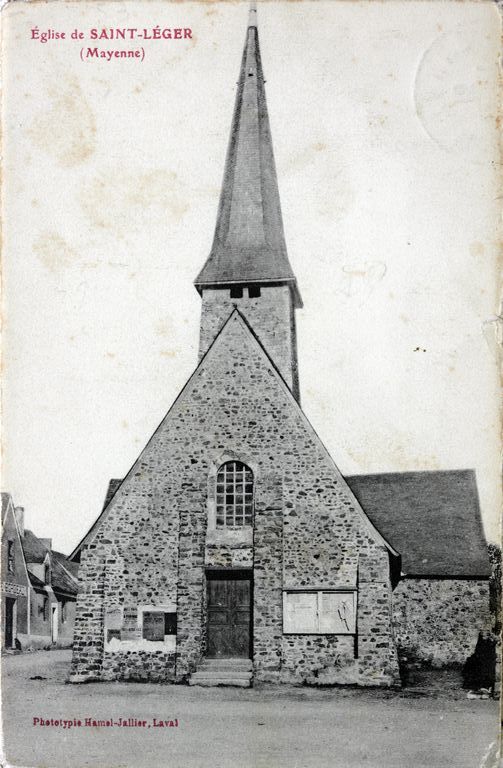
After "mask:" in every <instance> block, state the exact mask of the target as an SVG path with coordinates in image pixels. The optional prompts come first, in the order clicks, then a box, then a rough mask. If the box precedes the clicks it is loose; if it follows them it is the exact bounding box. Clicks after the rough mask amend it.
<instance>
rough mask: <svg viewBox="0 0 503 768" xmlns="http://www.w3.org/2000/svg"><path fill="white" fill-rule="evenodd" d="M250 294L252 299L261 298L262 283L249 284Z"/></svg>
mask: <svg viewBox="0 0 503 768" xmlns="http://www.w3.org/2000/svg"><path fill="white" fill-rule="evenodd" d="M248 296H249V297H250V299H259V298H260V285H249V286H248Z"/></svg>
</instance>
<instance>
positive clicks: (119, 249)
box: [2, 0, 501, 552]
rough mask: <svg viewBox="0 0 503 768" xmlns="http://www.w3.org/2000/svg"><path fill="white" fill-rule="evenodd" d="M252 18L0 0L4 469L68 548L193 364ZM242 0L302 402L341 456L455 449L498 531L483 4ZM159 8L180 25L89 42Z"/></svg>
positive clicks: (494, 227) (431, 463)
mask: <svg viewBox="0 0 503 768" xmlns="http://www.w3.org/2000/svg"><path fill="white" fill-rule="evenodd" d="M246 19H247V3H236V2H229V3H225V2H221V3H219V2H215V3H213V2H212V3H210V2H205V3H189V2H177V3H170V2H163V3H159V2H147V1H145V2H138V1H135V2H121V3H113V2H108V3H101V2H86V1H85V0H84V1H82V0H81V1H80V2H75V3H71V2H65V3H64V4H62V3H58V2H48V3H44V4H42V3H35V4H25V3H21V4H19V3H14V4H10V5H9V6H7V8H6V9H5V10H4V27H3V36H4V51H5V54H4V62H5V63H4V79H5V86H4V96H3V98H4V108H3V109H4V111H3V114H4V131H5V141H4V174H5V176H4V179H5V180H4V195H3V215H4V221H5V223H4V232H3V237H4V270H3V271H4V287H3V316H4V342H3V350H4V351H3V363H4V377H3V391H2V402H3V438H2V441H3V468H2V488H3V489H4V490H7V491H9V492H11V493H12V494H13V498H14V502H15V504H16V505H21V506H24V507H25V510H26V525H27V526H28V527H30V528H31V529H32V530H34V531H35V533H37V534H38V535H40V536H44V537H52V539H53V544H54V546H55V547H57V548H59V549H61V550H62V551H64V552H70V551H71V550H72V549H73V548H74V547H75V546H76V545H77V543H78V542H79V540H80V539H81V538H82V536H83V535H84V534H85V533H86V532H87V529H88V528H89V526H90V525H91V524H92V523H93V521H94V520H95V518H96V517H97V515H98V514H99V512H100V510H101V507H102V504H103V500H104V496H105V492H106V488H107V484H108V480H109V479H110V478H112V477H114V478H118V477H123V476H124V475H125V473H126V472H127V471H128V469H129V467H130V466H131V464H132V463H133V462H134V461H135V459H136V458H137V456H138V453H139V452H140V450H141V449H142V448H143V447H144V445H145V444H146V442H147V441H148V439H149V437H150V436H151V434H152V432H153V431H154V429H155V428H156V427H157V425H158V424H159V422H160V421H161V419H162V418H163V416H164V415H165V413H166V411H167V410H168V408H169V407H170V405H171V403H172V402H173V400H174V399H175V397H176V396H177V394H178V393H179V391H180V389H181V388H182V387H183V385H184V384H185V382H186V380H187V378H188V377H189V376H190V374H191V373H192V371H193V370H194V368H195V366H196V362H197V343H198V328H199V317H200V299H199V296H198V294H197V292H196V290H195V289H194V287H193V280H194V278H195V276H196V275H197V273H198V271H199V270H200V268H201V266H202V264H203V263H204V261H205V259H206V257H207V255H208V253H209V249H210V247H211V242H212V237H213V230H214V226H215V221H216V212H217V205H218V196H219V191H220V185H221V181H222V175H223V167H224V159H225V152H226V147H227V142H228V137H229V128H230V121H231V116H232V109H233V103H234V97H235V90H236V81H237V79H238V73H239V65H240V59H241V52H242V47H243V43H244V37H245V30H246ZM258 19H259V37H260V45H261V52H262V60H263V66H264V71H265V78H266V93H267V101H268V108H269V117H270V122H271V129H272V136H273V144H274V151H275V157H276V166H277V172H278V180H279V188H280V195H281V201H282V211H283V220H284V227H285V234H286V241H287V247H288V252H289V258H290V261H291V264H292V267H293V269H294V271H295V274H296V276H297V280H298V284H299V288H300V290H301V293H302V296H303V299H304V308H303V309H302V310H300V311H299V312H297V321H298V346H299V369H300V386H301V398H302V405H303V408H304V410H305V412H306V414H307V416H308V418H309V419H310V421H311V422H312V424H313V426H314V427H315V429H316V431H317V432H318V434H319V435H320V437H321V438H322V440H323V442H324V443H325V445H326V446H327V448H328V449H329V451H330V452H331V454H332V456H333V458H334V460H335V462H336V463H337V465H338V466H339V468H340V470H341V471H342V472H343V474H357V473H369V472H386V471H406V470H439V469H456V468H471V467H473V468H474V469H475V470H476V472H477V481H478V487H479V494H480V500H481V508H482V514H483V520H484V526H485V530H486V534H487V536H488V537H489V538H490V539H492V540H495V539H496V538H497V536H498V519H499V510H500V503H501V499H500V481H499V466H500V437H499V410H498V408H499V402H498V398H499V389H498V387H499V383H498V369H497V360H498V354H497V344H496V339H495V333H494V329H495V326H496V318H497V316H498V314H499V309H498V281H499V276H498V270H497V266H498V263H497V256H498V227H499V221H498V216H499V201H498V199H497V198H498V170H499V166H498V164H497V158H498V154H497V140H498V132H497V125H496V117H497V115H496V112H497V96H496V93H497V91H496V87H497V83H496V78H497V57H498V53H499V23H498V17H497V11H496V8H495V7H494V6H493V4H492V3H490V2H473V3H471V2H463V3H456V2H435V1H434V0H431V2H430V1H428V0H424V1H423V2H417V3H416V2H406V3H405V2H395V1H394V0H388V1H386V0H385V1H384V2H371V3H366V2H351V3H349V2H341V3H339V2H336V1H335V0H333V1H331V2H321V1H318V0H312V1H311V2H295V3H293V2H279V1H275V2H262V3H259V8H258ZM157 25H159V27H160V28H161V29H164V28H174V27H182V28H191V29H192V38H191V39H186V40H175V39H171V40H164V39H161V40H145V41H141V45H140V44H139V43H138V41H111V40H103V39H102V40H98V41H92V40H89V34H90V30H91V29H92V28H96V29H102V28H107V29H108V28H116V27H119V28H123V27H127V28H138V29H143V28H147V29H152V28H154V27H156V26H157ZM35 27H38V30H39V32H40V31H47V30H53V31H59V32H61V31H65V32H66V38H65V39H61V38H60V39H59V40H54V39H53V40H49V41H48V42H46V43H42V42H40V40H39V39H36V37H35V38H34V37H33V32H32V29H33V28H35ZM74 29H78V30H80V31H82V32H83V33H84V38H83V39H76V40H75V39H72V38H71V37H69V35H70V34H71V32H72V31H73V30H74ZM141 46H143V49H144V57H143V60H141V59H136V58H133V59H115V58H114V59H112V60H111V61H107V60H104V59H94V58H93V59H86V58H85V56H83V57H82V58H81V49H82V51H83V52H84V53H85V51H86V50H87V47H98V48H99V49H100V50H121V49H129V50H133V49H139V47H141Z"/></svg>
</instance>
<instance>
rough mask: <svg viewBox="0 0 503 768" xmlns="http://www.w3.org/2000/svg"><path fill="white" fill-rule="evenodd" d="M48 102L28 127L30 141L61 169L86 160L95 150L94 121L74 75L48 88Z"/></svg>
mask: <svg viewBox="0 0 503 768" xmlns="http://www.w3.org/2000/svg"><path fill="white" fill-rule="evenodd" d="M47 95H48V101H49V104H48V106H47V108H46V109H45V110H44V111H42V112H40V113H39V114H38V115H37V116H36V117H35V119H34V120H33V122H32V124H31V126H30V128H28V129H27V133H28V136H29V137H30V139H31V141H32V142H33V143H34V144H35V146H37V147H38V148H39V149H40V150H42V151H43V152H46V153H47V154H48V155H50V156H51V157H52V158H54V160H55V161H56V163H57V164H58V165H60V166H61V167H62V168H73V167H75V166H76V165H80V163H83V162H85V161H86V160H87V159H88V158H89V157H91V155H92V154H93V153H94V151H95V144H96V122H95V118H94V114H93V111H92V110H91V107H90V106H89V104H88V103H87V101H86V99H85V97H84V94H83V93H82V89H81V87H80V85H79V82H78V80H77V79H76V78H74V77H70V76H66V77H63V78H62V79H61V82H56V83H54V84H51V86H50V87H49V88H48V89H47Z"/></svg>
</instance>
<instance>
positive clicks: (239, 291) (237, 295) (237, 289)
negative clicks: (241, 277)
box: [231, 285, 243, 299]
mask: <svg viewBox="0 0 503 768" xmlns="http://www.w3.org/2000/svg"><path fill="white" fill-rule="evenodd" d="M242 298H243V287H242V286H241V285H233V286H232V288H231V299H242Z"/></svg>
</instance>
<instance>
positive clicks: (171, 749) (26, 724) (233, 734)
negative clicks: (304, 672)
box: [2, 651, 498, 768]
mask: <svg viewBox="0 0 503 768" xmlns="http://www.w3.org/2000/svg"><path fill="white" fill-rule="evenodd" d="M70 655H71V654H70V651H39V652H36V653H32V654H20V655H11V656H4V657H3V660H2V698H3V713H4V714H3V718H4V723H3V732H4V735H3V743H4V753H5V756H6V760H7V764H10V765H11V766H25V767H27V766H28V767H29V768H34V767H35V766H45V767H47V768H67V766H72V768H81V767H82V768H83V767H84V766H92V767H93V768H119V767H121V768H122V767H129V766H135V768H161V766H162V767H163V768H164V767H166V768H215V766H216V767H217V768H252V767H253V768H314V767H315V766H316V768H325V767H326V768H361V766H367V767H368V768H423V767H424V768H447V767H448V768H479V767H480V768H493V766H495V765H496V762H494V759H493V757H491V754H492V753H493V752H494V746H493V748H492V750H491V744H493V745H494V743H495V741H496V738H497V734H498V705H497V702H496V701H494V700H492V699H469V698H467V694H466V691H462V690H460V689H459V687H454V686H453V684H452V680H451V681H449V677H448V676H447V677H445V678H444V680H445V683H444V684H443V685H442V684H440V683H439V685H437V686H436V688H435V689H431V688H430V690H427V689H426V688H425V687H424V686H422V687H417V686H416V687H411V688H407V689H404V690H403V691H401V692H391V691H376V690H374V691H369V690H367V691H365V690H354V689H340V688H337V689H334V688H330V689H313V688H306V687H300V688H296V687H293V686H263V687H260V688H253V689H244V690H243V689H232V688H211V689H208V688H196V687H189V686H185V685H155V684H148V683H115V682H114V683H90V684H86V685H70V684H67V683H65V679H66V677H67V675H68V670H69V664H70ZM438 680H439V681H441V680H442V677H441V676H439V678H438ZM37 719H38V721H37ZM51 720H52V724H51ZM62 721H67V723H66V726H65V725H64V724H63V722H62ZM70 721H71V722H72V725H71V727H69V722H70ZM47 722H49V725H47V724H45V723H47ZM79 722H80V725H78V723H79ZM56 723H57V724H56Z"/></svg>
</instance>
